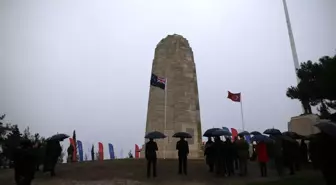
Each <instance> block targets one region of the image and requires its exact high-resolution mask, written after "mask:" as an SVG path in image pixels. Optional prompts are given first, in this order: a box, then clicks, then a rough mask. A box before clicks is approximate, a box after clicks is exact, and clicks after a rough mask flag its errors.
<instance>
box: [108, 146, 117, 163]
mask: <svg viewBox="0 0 336 185" xmlns="http://www.w3.org/2000/svg"><path fill="white" fill-rule="evenodd" d="M108 147H109V153H110V159H115V156H114V149H113V145H112V144H111V143H109V144H108Z"/></svg>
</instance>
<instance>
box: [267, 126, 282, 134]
mask: <svg viewBox="0 0 336 185" xmlns="http://www.w3.org/2000/svg"><path fill="white" fill-rule="evenodd" d="M264 134H268V135H281V132H280V130H278V129H275V128H269V129H266V130H265V131H264Z"/></svg>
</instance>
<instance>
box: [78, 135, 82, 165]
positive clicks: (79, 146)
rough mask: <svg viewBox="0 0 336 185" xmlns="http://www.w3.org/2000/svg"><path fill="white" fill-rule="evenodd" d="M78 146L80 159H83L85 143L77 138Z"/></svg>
mask: <svg viewBox="0 0 336 185" xmlns="http://www.w3.org/2000/svg"><path fill="white" fill-rule="evenodd" d="M77 148H78V155H79V161H83V144H82V141H80V140H77Z"/></svg>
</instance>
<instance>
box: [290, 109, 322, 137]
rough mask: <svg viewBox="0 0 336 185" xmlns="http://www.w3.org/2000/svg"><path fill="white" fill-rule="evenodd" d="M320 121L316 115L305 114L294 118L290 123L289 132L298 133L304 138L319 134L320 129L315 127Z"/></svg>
mask: <svg viewBox="0 0 336 185" xmlns="http://www.w3.org/2000/svg"><path fill="white" fill-rule="evenodd" d="M319 121H320V118H319V116H318V115H316V114H305V115H301V116H295V117H292V118H291V120H290V122H289V123H288V131H292V132H296V133H298V134H300V135H303V136H309V135H311V134H316V133H319V132H320V131H319V129H318V128H316V127H315V126H314V125H315V124H316V123H318V122H319Z"/></svg>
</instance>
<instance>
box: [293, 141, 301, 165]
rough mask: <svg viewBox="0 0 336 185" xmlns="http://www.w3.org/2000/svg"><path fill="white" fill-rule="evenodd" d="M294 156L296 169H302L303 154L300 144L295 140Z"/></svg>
mask: <svg viewBox="0 0 336 185" xmlns="http://www.w3.org/2000/svg"><path fill="white" fill-rule="evenodd" d="M292 152H293V157H294V169H295V170H296V171H300V170H301V160H302V159H301V158H300V157H301V155H300V144H299V143H298V142H297V141H295V142H293V151H292Z"/></svg>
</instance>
